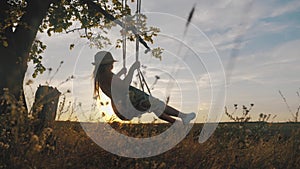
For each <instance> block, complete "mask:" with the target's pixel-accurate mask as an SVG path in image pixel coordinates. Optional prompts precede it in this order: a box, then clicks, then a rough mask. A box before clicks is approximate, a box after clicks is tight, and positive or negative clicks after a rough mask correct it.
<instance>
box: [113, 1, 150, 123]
mask: <svg viewBox="0 0 300 169" xmlns="http://www.w3.org/2000/svg"><path fill="white" fill-rule="evenodd" d="M126 3H127V0H123V1H122V8H123V10H125V8H126V5H127V4H126ZM140 12H141V0H137V11H136V20H137V25H136V29H137V33H136V34H135V37H136V61H139V43H140V35H139V29H140V26H139V24H140V23H139V21H140ZM123 23H125V19H124V18H123ZM122 29H123V30H122V32H123V37H122V39H123V43H122V49H123V68H125V69H126V31H127V27H126V24H124V26H123V28H122ZM147 51H148V49H147V50H146V52H147ZM137 72H138V74H137V76H138V79H139V83H140V87H141V89H142V91H141V90H139V89H137V88H135V87H132V86H130V87H129V95H130V96H129V98H131V99H130V100H131V104H132V105H133V106H134V107H135V108H136V109H137V110H139V111H143V112H147V110H148V109H149V107H150V106H151V104H150V102H149V96H152V95H151V91H150V88H149V86H148V84H147V82H146V79H145V77H144V75H143V73H142V72H141V70H140V69H138V70H137ZM124 75H126V73H124ZM145 86H146V88H147V92H148V93H149V95H148V94H146V93H145ZM141 92H142V93H143V94H141ZM141 95H142V96H141ZM116 115H117V116H118V117H119V118H121V119H122V120H125V119H124V117H123V116H120V114H119V113H117V114H116ZM140 115H141V114H140ZM140 115H139V116H140ZM129 120H130V119H129Z"/></svg>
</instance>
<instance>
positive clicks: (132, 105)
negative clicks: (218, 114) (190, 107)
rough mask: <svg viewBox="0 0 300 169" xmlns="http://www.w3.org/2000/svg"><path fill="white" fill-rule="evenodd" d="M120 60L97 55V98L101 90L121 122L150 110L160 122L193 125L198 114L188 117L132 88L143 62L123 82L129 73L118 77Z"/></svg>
mask: <svg viewBox="0 0 300 169" xmlns="http://www.w3.org/2000/svg"><path fill="white" fill-rule="evenodd" d="M114 62H116V60H115V59H114V58H113V57H112V55H111V53H110V52H107V51H100V52H98V53H97V54H96V55H95V61H94V63H93V65H94V66H95V69H94V73H93V74H94V95H95V96H96V97H99V93H100V89H101V91H102V92H103V93H104V94H105V95H107V96H108V97H109V98H110V99H111V103H112V108H113V110H114V112H115V114H116V115H117V116H118V117H119V118H120V119H121V120H131V119H132V118H133V117H137V116H139V115H141V114H142V113H145V112H147V111H149V112H154V113H155V114H156V116H158V117H159V118H160V119H162V120H164V121H167V122H169V123H174V122H175V121H176V120H175V118H173V117H171V116H174V117H179V118H181V120H182V122H183V124H185V125H186V124H189V122H190V121H191V120H193V119H194V118H195V117H196V114H195V113H193V112H192V113H189V114H184V113H181V112H180V111H178V110H176V109H174V108H173V107H170V106H168V105H165V104H164V103H163V102H162V101H160V100H158V99H156V98H154V97H152V96H149V95H148V94H146V93H144V92H143V91H141V90H139V89H137V88H135V87H133V86H130V83H131V81H132V77H133V74H134V71H135V70H136V69H139V68H140V62H138V61H137V62H135V63H134V64H133V65H132V66H131V67H130V69H129V71H128V74H127V76H126V77H125V78H124V79H123V80H122V79H121V78H120V76H121V75H122V74H125V73H126V68H123V69H121V71H120V72H119V73H117V74H114V73H113V72H112V69H113V63H114Z"/></svg>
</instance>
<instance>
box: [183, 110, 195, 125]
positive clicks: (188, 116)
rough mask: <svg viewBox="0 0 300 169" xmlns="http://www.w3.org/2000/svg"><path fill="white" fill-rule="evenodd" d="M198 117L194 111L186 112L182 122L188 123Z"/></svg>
mask: <svg viewBox="0 0 300 169" xmlns="http://www.w3.org/2000/svg"><path fill="white" fill-rule="evenodd" d="M195 117H196V114H195V113H194V112H192V113H189V114H186V115H185V116H184V117H182V118H181V119H182V123H183V124H184V125H187V124H189V123H190V121H191V120H193V119H194V118H195Z"/></svg>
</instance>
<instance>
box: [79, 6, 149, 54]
mask: <svg viewBox="0 0 300 169" xmlns="http://www.w3.org/2000/svg"><path fill="white" fill-rule="evenodd" d="M82 1H83V2H85V3H86V4H87V5H88V7H89V8H91V9H94V10H96V11H99V12H100V13H102V14H103V15H104V17H105V18H106V19H108V20H110V21H112V22H114V23H116V24H117V25H119V26H121V27H122V28H125V24H124V23H123V22H122V21H120V20H119V19H116V18H115V17H114V16H113V15H111V14H110V13H108V12H107V11H106V10H104V9H103V8H102V7H101V6H100V4H97V3H95V2H93V0H82ZM127 29H129V30H130V31H132V33H133V34H135V35H136V36H138V39H139V41H140V43H141V44H143V45H144V46H145V48H147V51H150V50H151V49H150V47H149V46H148V44H147V43H146V42H145V41H144V39H143V38H142V37H141V36H140V35H138V30H137V28H136V27H135V26H132V27H129V28H127Z"/></svg>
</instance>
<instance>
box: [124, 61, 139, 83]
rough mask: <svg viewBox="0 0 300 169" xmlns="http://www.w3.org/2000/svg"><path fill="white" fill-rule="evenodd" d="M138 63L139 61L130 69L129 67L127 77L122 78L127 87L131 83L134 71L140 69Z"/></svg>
mask: <svg viewBox="0 0 300 169" xmlns="http://www.w3.org/2000/svg"><path fill="white" fill-rule="evenodd" d="M140 65H141V64H140V62H139V61H137V62H135V63H134V64H133V65H132V66H131V67H130V69H129V71H128V74H127V76H126V77H125V78H124V80H123V81H124V83H125V84H126V85H127V86H129V85H130V83H131V81H132V78H133V73H134V71H135V70H136V69H139V68H140Z"/></svg>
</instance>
